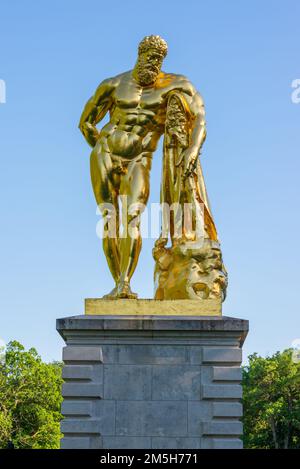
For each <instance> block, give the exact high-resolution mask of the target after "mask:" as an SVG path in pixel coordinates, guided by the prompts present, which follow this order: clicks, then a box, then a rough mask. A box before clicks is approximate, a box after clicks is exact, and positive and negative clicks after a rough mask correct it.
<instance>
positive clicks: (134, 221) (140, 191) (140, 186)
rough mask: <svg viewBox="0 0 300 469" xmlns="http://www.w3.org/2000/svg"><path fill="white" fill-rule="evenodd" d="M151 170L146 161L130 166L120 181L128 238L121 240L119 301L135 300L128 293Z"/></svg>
mask: <svg viewBox="0 0 300 469" xmlns="http://www.w3.org/2000/svg"><path fill="white" fill-rule="evenodd" d="M150 167H151V159H150V158H149V157H145V158H143V159H142V160H141V161H139V162H132V163H130V165H129V166H128V172H127V174H126V175H124V176H123V178H122V180H121V185H120V194H122V195H125V196H126V198H127V200H126V202H127V216H126V218H127V220H126V218H124V215H123V216H122V222H123V223H124V219H125V220H126V227H124V228H126V230H127V236H126V237H122V238H121V239H120V271H121V273H120V282H119V288H118V295H119V297H121V298H136V297H137V295H136V294H134V293H132V292H131V289H130V279H131V277H132V275H133V273H134V271H135V268H136V266H137V262H138V258H139V255H140V251H141V247H142V238H141V233H140V216H141V213H142V212H143V209H144V207H145V205H146V204H147V201H148V197H149V175H150ZM125 208H126V207H125ZM123 209H124V207H123Z"/></svg>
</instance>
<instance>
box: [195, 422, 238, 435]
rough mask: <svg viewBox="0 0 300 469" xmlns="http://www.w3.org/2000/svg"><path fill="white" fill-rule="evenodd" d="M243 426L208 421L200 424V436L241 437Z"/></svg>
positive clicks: (235, 423)
mask: <svg viewBox="0 0 300 469" xmlns="http://www.w3.org/2000/svg"><path fill="white" fill-rule="evenodd" d="M242 433H243V425H242V423H241V422H238V421H236V422H234V421H233V422H232V421H226V420H224V421H213V420H212V421H210V422H203V423H202V435H203V436H204V435H228V436H229V435H241V434H242Z"/></svg>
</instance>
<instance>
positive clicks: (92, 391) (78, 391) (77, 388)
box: [62, 383, 103, 398]
mask: <svg viewBox="0 0 300 469" xmlns="http://www.w3.org/2000/svg"><path fill="white" fill-rule="evenodd" d="M62 395H63V397H99V398H100V397H102V396H103V385H99V384H92V383H64V384H63V386H62Z"/></svg>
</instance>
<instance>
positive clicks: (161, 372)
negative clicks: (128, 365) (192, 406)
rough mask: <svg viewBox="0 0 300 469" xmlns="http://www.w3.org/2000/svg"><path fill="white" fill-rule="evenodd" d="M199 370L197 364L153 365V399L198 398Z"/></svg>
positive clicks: (199, 386)
mask: <svg viewBox="0 0 300 469" xmlns="http://www.w3.org/2000/svg"><path fill="white" fill-rule="evenodd" d="M200 394H201V371H200V367H199V366H190V365H169V366H155V367H153V373H152V399H153V400H185V399H188V400H199V399H200Z"/></svg>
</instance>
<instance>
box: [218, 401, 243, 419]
mask: <svg viewBox="0 0 300 469" xmlns="http://www.w3.org/2000/svg"><path fill="white" fill-rule="evenodd" d="M212 405H213V416H214V417H242V415H243V406H242V404H241V403H240V402H213V404H212Z"/></svg>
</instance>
